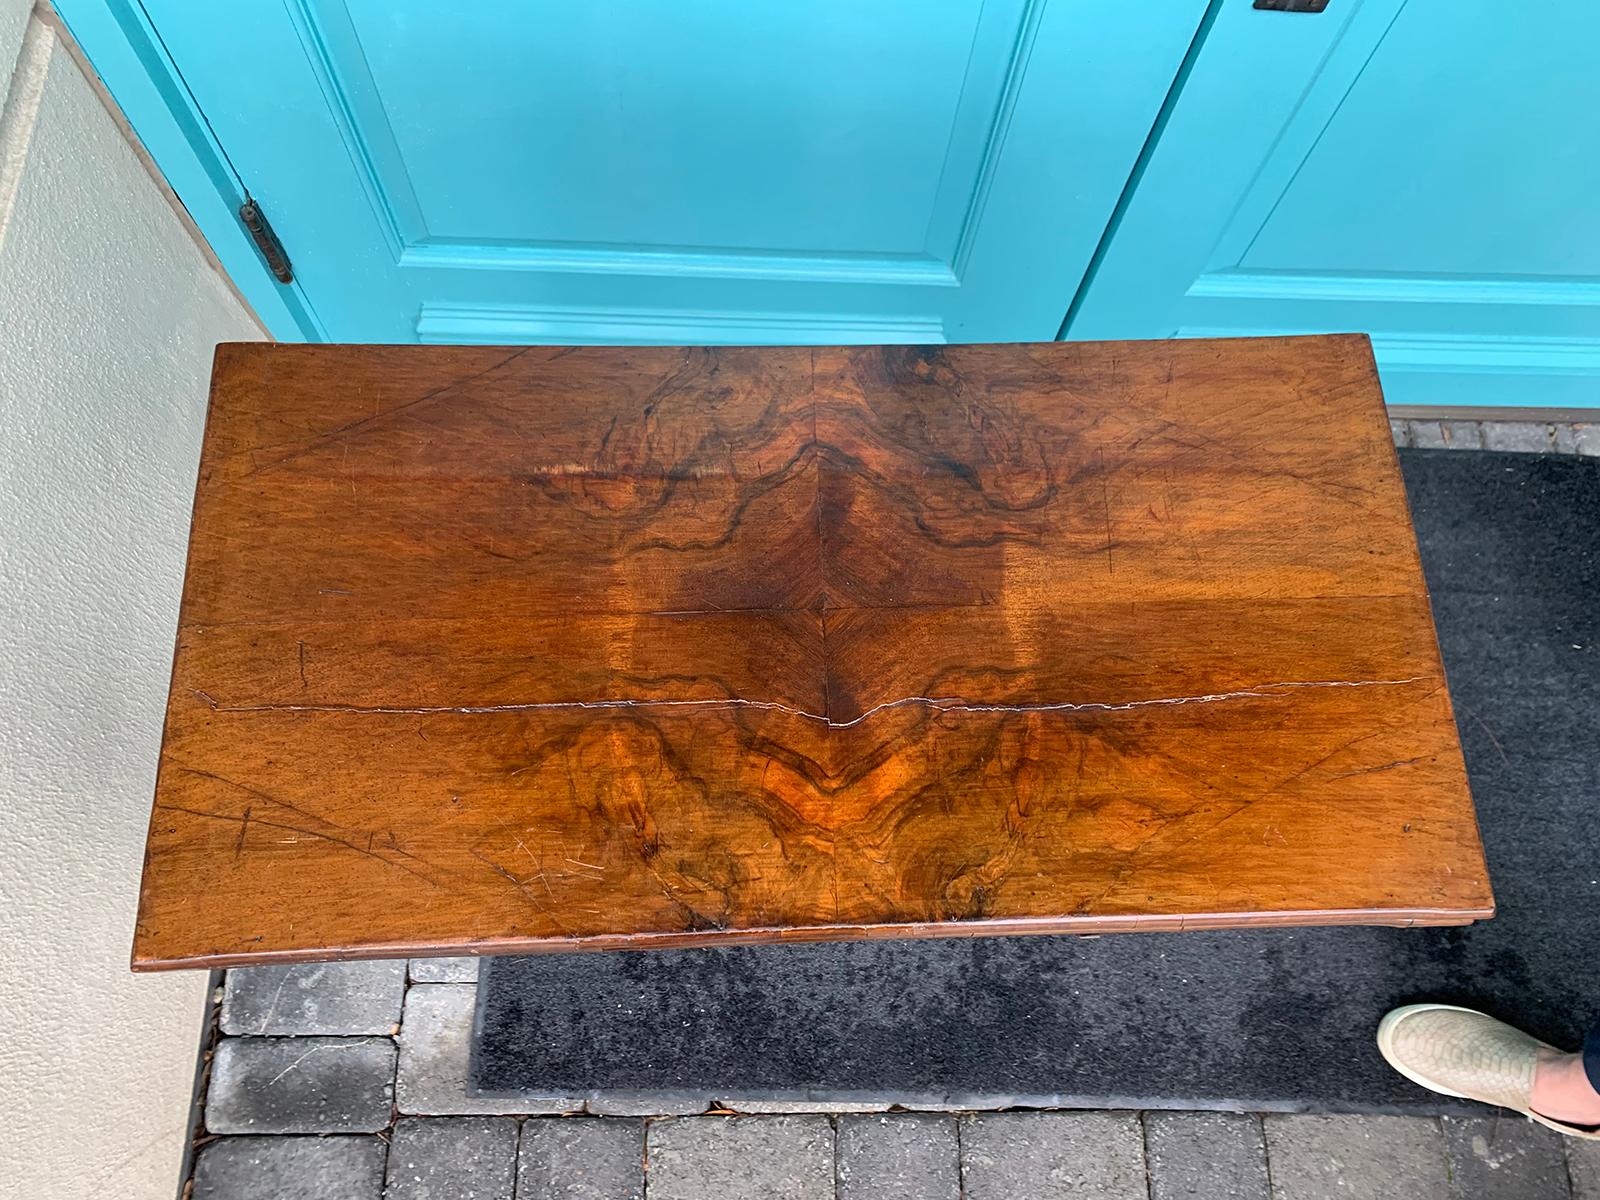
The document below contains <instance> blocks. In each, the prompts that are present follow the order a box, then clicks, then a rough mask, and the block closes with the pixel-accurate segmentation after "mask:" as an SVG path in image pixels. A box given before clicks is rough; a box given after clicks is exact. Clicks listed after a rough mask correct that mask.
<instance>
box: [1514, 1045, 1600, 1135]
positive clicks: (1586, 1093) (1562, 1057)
mask: <svg viewBox="0 0 1600 1200" xmlns="http://www.w3.org/2000/svg"><path fill="white" fill-rule="evenodd" d="M1531 1107H1532V1108H1533V1111H1534V1112H1536V1113H1543V1114H1544V1115H1545V1116H1547V1117H1554V1118H1555V1119H1556V1120H1558V1121H1565V1122H1567V1123H1568V1124H1570V1125H1600V1092H1597V1091H1595V1090H1594V1084H1592V1083H1590V1082H1589V1073H1588V1072H1587V1071H1586V1070H1584V1068H1583V1055H1581V1054H1562V1053H1561V1052H1560V1051H1559V1050H1552V1049H1550V1048H1549V1047H1548V1046H1541V1047H1540V1048H1539V1054H1538V1058H1537V1060H1536V1062H1535V1064H1534V1068H1533V1096H1532V1104H1531Z"/></svg>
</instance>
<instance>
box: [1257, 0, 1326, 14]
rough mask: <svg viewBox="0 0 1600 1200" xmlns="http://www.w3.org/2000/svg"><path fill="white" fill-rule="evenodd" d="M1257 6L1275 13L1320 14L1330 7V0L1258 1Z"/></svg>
mask: <svg viewBox="0 0 1600 1200" xmlns="http://www.w3.org/2000/svg"><path fill="white" fill-rule="evenodd" d="M1255 6H1256V7H1257V8H1267V9H1271V10H1273V11H1274V12H1303V13H1319V12H1321V11H1322V10H1323V9H1325V8H1327V7H1328V0H1256V4H1255Z"/></svg>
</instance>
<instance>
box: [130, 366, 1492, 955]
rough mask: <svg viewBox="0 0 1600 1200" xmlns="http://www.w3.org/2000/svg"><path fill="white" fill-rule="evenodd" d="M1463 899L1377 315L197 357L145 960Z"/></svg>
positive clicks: (1086, 923)
mask: <svg viewBox="0 0 1600 1200" xmlns="http://www.w3.org/2000/svg"><path fill="white" fill-rule="evenodd" d="M1491 912H1492V899H1491V896H1490V891H1489V886H1488V882H1487V877H1486V875H1485V871H1484V864H1483V858H1482V852H1481V848H1480V846H1479V843H1478V836H1477V829H1476V824H1475V821H1474V817H1473V811H1472V804H1471V800H1470V798H1469V796H1468V792H1467V787H1466V780H1465V775H1464V772H1463V767H1462V761H1461V755H1460V750H1459V747H1458V743H1457V738H1456V731H1455V726H1454V722H1453V719H1452V716H1451V710H1450V702H1449V697H1448V694H1447V692H1446V690H1445V682H1444V676H1443V673H1442V670H1441V667H1440V662H1439V657H1438V651H1437V648H1436V644H1435V640H1434V635H1433V627H1432V623H1431V619H1430V616H1429V610H1428V600H1427V594H1426V590H1425V588H1424V584H1423V580H1422V575H1421V571H1420V567H1419V563H1418V558H1417V550H1416V543H1415V539H1414V536H1413V534H1412V531H1411V527H1410V523H1409V519H1408V516H1407V512H1406V506H1405V498H1404V494H1403V491H1402V489H1401V484H1400V479H1399V473H1398V470H1397V467H1396V463H1395V459H1394V454H1393V451H1392V449H1391V447H1390V444H1389V434H1388V426H1387V423H1386V421H1385V418H1384V413H1383V408H1382V399H1381V396H1380V394H1379V391H1378V386H1377V381H1376V377H1375V375H1374V372H1373V367H1372V360H1371V355H1370V352H1369V350H1368V347H1367V344H1366V341H1365V339H1364V338H1357V337H1321V338H1293V339H1276V340H1240V341H1226V342H1224V341H1197V342H1170V343H1168V342H1152V343H1103V344H1043V345H1012V346H951V347H938V348H934V347H859V348H820V349H809V348H742V349H707V348H692V349H679V348H598V347H596V348H552V347H526V348H523V349H508V348H491V349H478V348H470V349H469V348H443V347H427V348H423V347H357V346H321V347H300V346H273V345H240V346H225V347H222V348H221V350H220V351H219V353H218V359H217V368H216V374H215V379H214V382H213V393H212V404H211V414H210V419H209V423H208V427H207V433H206V442H205V448H204V453H203V457H202V463H201V473H200V482H199V487H198V492H197V496H196V502H195V516H194V528H193V532H192V535H191V543H190V554H189V573H188V579H187V582H186V585H185V590H184V599H183V609H182V616H181V622H180V629H179V637H178V650H177V660H176V664H175V669H174V677H173V686H172V694H171V700H170V705H169V709H168V714H167V728H166V737H165V742H164V745H163V749H162V756H161V766H160V776H159V781H158V784H157V789H156V800H155V808H154V813H153V817H152V821H151V827H150V841H149V848H148V854H147V861H146V868H145V874H144V883H143V892H142V896H141V902H140V908H139V917H138V927H137V933H136V938H135V946H134V965H135V966H136V967H140V968H153V967H168V966H190V965H201V964H216V963H243V962H261V961H275V960H285V959H291V958H316V957H328V958H336V957H353V956H362V955H372V956H376V955H393V954H425V953H464V952H465V953H471V952H490V951H502V950H538V949H574V948H595V949H605V948H620V947H642V946H662V945H692V944H704V943H711V942H715V941H719V940H802V939H810V938H834V937H863V936H912V935H918V936H922V935H947V934H978V933H1007V932H1030V931H1047V930H1057V931H1085V932H1097V931H1107V930H1126V929H1146V928H1148V929H1175V928H1183V927H1202V926H1215V925H1251V924H1311V923H1340V922H1365V923H1397V924H1404V923H1451V922H1464V921H1469V920H1472V919H1475V918H1479V917H1483V916H1487V915H1489V914H1490V913H1491Z"/></svg>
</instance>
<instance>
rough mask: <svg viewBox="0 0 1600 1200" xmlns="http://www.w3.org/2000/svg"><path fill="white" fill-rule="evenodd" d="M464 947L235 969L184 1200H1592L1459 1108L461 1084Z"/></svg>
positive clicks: (1519, 1131)
mask: <svg viewBox="0 0 1600 1200" xmlns="http://www.w3.org/2000/svg"><path fill="white" fill-rule="evenodd" d="M1391 428H1392V430H1393V433H1394V437H1395V441H1396V443H1397V444H1399V445H1404V446H1415V447H1421V448H1430V447H1431V448H1440V449H1452V448H1455V449H1464V448H1471V449H1491V450H1508V451H1514V452H1524V453H1557V454H1588V455H1596V456H1600V425H1573V424H1551V423H1536V422H1509V421H1496V422H1468V421H1415V420H1396V421H1393V422H1391ZM476 989H477V964H476V962H475V961H474V960H472V959H459V958H456V959H432V960H422V959H415V960H412V961H411V962H410V963H409V964H408V963H406V962H403V961H398V962H388V963H330V964H307V965H297V966H292V967H264V968H253V969H249V970H235V971H230V972H228V974H227V977H226V982H225V985H224V987H223V988H222V989H220V997H219V998H220V1001H221V1003H220V1012H219V1023H218V1040H217V1043H216V1045H215V1046H214V1047H213V1048H212V1051H211V1053H210V1055H209V1056H208V1071H209V1075H208V1079H207V1082H206V1088H205V1093H204V1096H203V1105H202V1109H201V1118H202V1119H201V1129H200V1133H199V1136H198V1138H197V1146H198V1149H197V1152H196V1156H195V1168H194V1172H193V1179H192V1183H191V1185H190V1186H191V1188H192V1192H191V1200H288V1198H298V1197H308V1198H310V1197H315V1198H316V1200H469V1198H471V1200H557V1198H559V1200H647V1198H649V1200H669V1198H673V1200H680V1198H681V1200H746V1198H748V1200H1054V1198H1056V1197H1063V1198H1065V1197H1082V1198H1085V1200H1179V1198H1187V1200H1211V1198H1215V1200H1335V1198H1337V1200H1388V1198H1390V1197H1393V1198H1394V1200H1433V1198H1438V1200H1600V1143H1592V1142H1590V1143H1580V1142H1577V1141H1574V1140H1571V1139H1564V1138H1561V1137H1559V1136H1558V1135H1556V1134H1554V1133H1552V1132H1550V1131H1549V1130H1546V1129H1544V1128H1542V1127H1540V1126H1537V1125H1534V1124H1532V1123H1530V1122H1527V1121H1524V1120H1522V1119H1520V1118H1517V1117H1515V1116H1512V1115H1510V1114H1506V1115H1503V1116H1485V1117H1478V1118H1471V1119H1455V1118H1447V1119H1444V1120H1434V1119H1430V1118H1421V1117H1377V1116H1316V1115H1274V1114H1266V1115H1258V1114H1248V1113H1246V1114H1239V1113H1176V1112H1148V1113H1137V1112H1022V1111H1013V1112H1002V1113H911V1112H876V1111H862V1112H849V1111H839V1108H840V1107H841V1106H836V1105H827V1106H823V1105H818V1106H817V1107H818V1108H819V1109H822V1108H827V1109H828V1110H829V1111H816V1112H784V1113H771V1112H768V1113H755V1112H749V1113H734V1112H728V1111H726V1110H717V1111H713V1112H707V1113H673V1114H659V1115H658V1114H650V1113H638V1112H617V1111H614V1110H610V1109H608V1110H606V1111H604V1112H596V1111H590V1110H586V1109H585V1106H584V1105H583V1104H582V1103H581V1102H580V1101H578V1100H575V1099H572V1098H570V1097H560V1096H551V1097H548V1098H545V1099H542V1100H538V1101H509V1100H485V1099H478V1098H473V1097H469V1096H468V1095H467V1093H466V1084H465V1080H466V1067H467V1052H468V1045H469V1039H470V1033H471V1024H472V1012H473V1005H474V1002H475V999H476Z"/></svg>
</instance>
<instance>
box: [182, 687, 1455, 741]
mask: <svg viewBox="0 0 1600 1200" xmlns="http://www.w3.org/2000/svg"><path fill="white" fill-rule="evenodd" d="M1424 678H1425V676H1422V675H1412V676H1409V677H1407V678H1405V679H1309V680H1300V679H1289V680H1279V681H1276V682H1272V683H1258V684H1253V685H1251V686H1250V687H1248V688H1243V689H1240V690H1238V691H1229V692H1207V693H1204V694H1201V695H1196V696H1159V697H1152V698H1150V699H1145V700H1121V701H1102V700H1089V701H1079V700H1054V701H1038V702H1034V703H1024V704H1002V703H999V702H990V701H975V700H967V699H965V698H963V697H960V696H902V697H901V698H899V699H898V700H885V701H884V702H883V703H881V704H874V705H873V706H872V707H871V708H869V709H867V710H866V711H865V712H863V713H862V714H861V715H860V716H857V717H852V718H851V719H850V720H848V721H834V720H831V719H829V717H828V716H827V715H826V714H825V713H815V712H810V711H808V710H806V709H803V708H795V707H793V706H791V705H788V704H781V703H779V702H778V701H776V700H748V699H743V698H741V697H737V696H727V697H707V698H704V699H692V700H655V699H615V700H541V701H535V702H532V703H527V704H442V705H418V706H399V705H397V706H393V707H390V706H384V705H360V704H241V705H218V704H212V707H213V708H214V709H216V711H218V712H231V713H271V712H310V713H373V714H380V715H387V716H433V715H438V714H446V713H460V714H463V715H471V714H477V713H514V712H541V711H559V710H562V709H569V710H571V709H643V708H753V709H759V710H763V711H770V712H781V713H785V714H787V715H789V716H793V717H801V718H803V719H805V720H807V721H816V722H819V723H820V724H822V725H825V726H827V727H828V728H829V729H849V728H851V727H852V726H856V725H859V724H861V723H862V722H863V721H865V720H867V718H869V717H872V716H876V715H877V714H878V713H881V712H887V711H890V710H892V709H897V708H907V707H911V706H914V705H924V706H926V707H928V708H932V709H936V710H938V711H939V712H947V713H948V712H960V713H1036V712H1123V711H1126V710H1128V709H1136V708H1156V707H1161V706H1163V705H1169V706H1170V705H1180V704H1215V703H1218V702H1221V701H1227V700H1246V699H1268V700H1270V699H1275V698H1278V697H1280V696H1281V695H1282V694H1283V693H1284V692H1285V691H1287V690H1289V689H1295V688H1364V687H1403V686H1405V685H1406V684H1410V683H1419V682H1421V681H1422V680H1423V679H1424ZM207 699H208V700H209V697H207Z"/></svg>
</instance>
